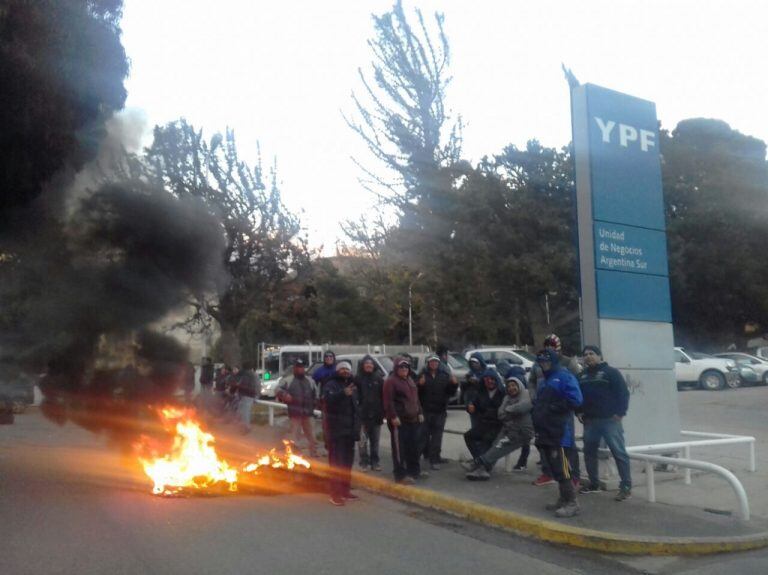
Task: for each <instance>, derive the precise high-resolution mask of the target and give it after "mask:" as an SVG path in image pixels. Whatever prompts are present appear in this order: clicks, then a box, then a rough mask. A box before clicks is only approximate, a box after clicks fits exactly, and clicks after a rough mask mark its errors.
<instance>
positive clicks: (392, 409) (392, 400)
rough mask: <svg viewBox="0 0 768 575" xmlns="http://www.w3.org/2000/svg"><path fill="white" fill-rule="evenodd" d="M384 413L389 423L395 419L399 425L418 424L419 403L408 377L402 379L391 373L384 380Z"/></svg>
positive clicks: (415, 390)
mask: <svg viewBox="0 0 768 575" xmlns="http://www.w3.org/2000/svg"><path fill="white" fill-rule="evenodd" d="M395 371H397V370H395ZM384 413H385V414H386V416H387V419H388V420H389V421H390V423H391V422H392V420H393V419H395V418H398V419H400V422H401V423H418V421H419V415H421V414H422V411H421V403H420V402H419V392H418V390H417V389H416V384H415V383H414V381H413V380H412V379H411V377H410V376H408V377H406V378H405V379H403V378H402V377H400V376H398V375H397V373H391V374H390V375H389V377H387V379H386V380H384Z"/></svg>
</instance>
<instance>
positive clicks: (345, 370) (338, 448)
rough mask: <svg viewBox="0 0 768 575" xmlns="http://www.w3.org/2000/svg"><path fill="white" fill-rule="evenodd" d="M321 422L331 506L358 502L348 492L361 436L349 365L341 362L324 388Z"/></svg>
mask: <svg viewBox="0 0 768 575" xmlns="http://www.w3.org/2000/svg"><path fill="white" fill-rule="evenodd" d="M323 420H324V421H325V422H326V426H325V429H326V432H327V434H328V437H327V438H326V444H327V445H328V465H329V466H330V468H331V479H330V481H329V484H330V491H331V503H333V504H334V505H344V502H345V501H354V500H356V499H358V497H357V495H354V494H353V493H352V492H351V491H350V482H351V474H352V463H353V462H354V461H355V442H356V441H357V440H358V438H359V436H360V414H359V404H358V394H357V386H356V385H355V382H354V380H353V379H352V365H351V364H350V363H349V362H348V361H340V362H339V363H338V364H337V365H336V374H335V375H334V376H333V377H331V378H330V379H328V380H326V382H325V385H324V386H323Z"/></svg>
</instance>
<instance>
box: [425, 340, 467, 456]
mask: <svg viewBox="0 0 768 575" xmlns="http://www.w3.org/2000/svg"><path fill="white" fill-rule="evenodd" d="M426 359H427V361H426V366H425V367H424V370H423V371H422V372H421V375H420V376H419V383H418V388H419V402H420V403H421V409H422V411H423V412H424V423H423V425H422V434H421V444H422V449H421V450H420V451H421V453H423V454H424V457H426V458H427V459H429V467H430V469H432V470H433V471H436V470H439V469H440V463H441V455H440V452H441V451H442V447H443V430H444V429H445V420H446V417H447V415H448V401H450V399H451V397H453V394H454V393H456V389H458V387H459V383H458V382H457V381H456V378H455V377H453V375H451V373H450V372H449V371H447V370H446V369H443V368H442V367H441V365H440V358H439V357H438V356H437V355H436V354H432V355H428V356H427V358H426Z"/></svg>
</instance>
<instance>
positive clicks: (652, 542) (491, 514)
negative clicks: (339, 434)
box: [352, 472, 768, 555]
mask: <svg viewBox="0 0 768 575" xmlns="http://www.w3.org/2000/svg"><path fill="white" fill-rule="evenodd" d="M352 475H353V478H354V483H355V485H356V486H358V487H362V488H364V489H367V490H369V491H372V492H375V493H379V494H382V495H386V496H389V497H392V498H394V499H399V500H401V501H407V502H409V503H414V504H416V505H418V506H420V507H426V508H428V509H434V510H437V511H442V512H444V513H448V514H450V515H454V516H456V517H460V518H462V519H467V520H470V521H474V522H476V523H480V524H482V525H488V526H490V527H497V528H500V529H504V530H505V531H510V532H512V533H516V534H518V535H522V536H525V537H531V538H535V539H539V540H541V541H547V542H549V543H559V544H561V545H568V546H571V547H577V548H580V549H589V550H592V551H599V552H601V553H616V554H624V555H709V554H713V553H726V552H734V551H748V550H751V549H760V548H762V547H766V546H768V533H758V534H755V535H745V536H738V537H723V538H714V537H701V538H689V537H631V536H627V535H622V534H618V533H610V532H604V531H596V530H593V529H584V528H581V527H571V526H568V525H564V524H561V523H556V522H554V521H548V520H546V519H538V518H535V517H529V516H526V515H521V514H519V513H514V512H512V511H503V510H501V509H496V508H494V507H489V506H487V505H482V504H480V503H475V502H473V501H467V500H463V499H456V498H454V497H450V496H448V495H443V494H442V493H438V492H436V491H431V490H428V489H419V488H418V487H411V486H407V485H400V484H397V483H393V482H391V481H387V480H385V479H379V478H377V477H371V476H370V475H364V474H362V473H357V472H353V474H352Z"/></svg>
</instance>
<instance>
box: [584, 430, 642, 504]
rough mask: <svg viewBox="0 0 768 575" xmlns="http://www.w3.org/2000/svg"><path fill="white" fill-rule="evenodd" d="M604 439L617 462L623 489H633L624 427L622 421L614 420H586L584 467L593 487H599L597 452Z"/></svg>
mask: <svg viewBox="0 0 768 575" xmlns="http://www.w3.org/2000/svg"><path fill="white" fill-rule="evenodd" d="M601 439H604V440H605V444H606V445H607V446H608V449H610V450H611V455H613V458H614V459H615V460H616V469H617V470H618V472H619V477H620V478H621V483H620V484H619V487H620V488H621V489H632V476H631V474H630V469H629V455H627V449H626V447H625V446H624V427H623V426H622V425H621V422H620V421H613V419H610V418H608V419H585V420H584V465H585V466H586V468H587V475H589V481H590V483H592V485H597V483H598V482H599V477H598V464H597V450H598V448H599V447H600V440H601Z"/></svg>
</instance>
